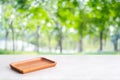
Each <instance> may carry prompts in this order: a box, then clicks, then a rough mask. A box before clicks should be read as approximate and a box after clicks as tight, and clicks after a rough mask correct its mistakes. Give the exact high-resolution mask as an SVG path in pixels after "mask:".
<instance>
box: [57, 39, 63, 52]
mask: <svg viewBox="0 0 120 80" xmlns="http://www.w3.org/2000/svg"><path fill="white" fill-rule="evenodd" d="M58 45H59V49H60V53H62V51H63V47H62V37H60V39H59V40H58Z"/></svg>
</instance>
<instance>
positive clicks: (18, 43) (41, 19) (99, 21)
mask: <svg viewBox="0 0 120 80" xmlns="http://www.w3.org/2000/svg"><path fill="white" fill-rule="evenodd" d="M119 53H120V1H119V0H0V54H73V55H75V54H119Z"/></svg>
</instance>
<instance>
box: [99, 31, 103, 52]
mask: <svg viewBox="0 0 120 80" xmlns="http://www.w3.org/2000/svg"><path fill="white" fill-rule="evenodd" d="M102 50H103V31H100V48H99V51H102Z"/></svg>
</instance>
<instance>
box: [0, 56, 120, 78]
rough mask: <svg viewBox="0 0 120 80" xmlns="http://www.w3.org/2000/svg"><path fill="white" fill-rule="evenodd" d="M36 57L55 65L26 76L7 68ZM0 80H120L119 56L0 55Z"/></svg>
mask: <svg viewBox="0 0 120 80" xmlns="http://www.w3.org/2000/svg"><path fill="white" fill-rule="evenodd" d="M36 57H45V58H48V59H51V60H54V61H56V62H57V65H56V66H55V67H52V68H48V69H43V70H39V71H35V72H31V73H27V74H20V73H17V72H15V71H13V70H12V69H11V68H10V67H9V64H10V63H12V62H16V61H21V60H26V59H32V58H36ZM0 80H120V56H119V55H114V56H113V55H100V56H99V55H82V56H79V55H78V56H77V55H0Z"/></svg>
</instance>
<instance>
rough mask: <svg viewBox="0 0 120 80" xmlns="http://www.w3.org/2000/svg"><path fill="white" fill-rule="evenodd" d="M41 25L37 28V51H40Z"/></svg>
mask: <svg viewBox="0 0 120 80" xmlns="http://www.w3.org/2000/svg"><path fill="white" fill-rule="evenodd" d="M39 32H40V26H37V28H36V51H37V52H39V38H40V34H39Z"/></svg>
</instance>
